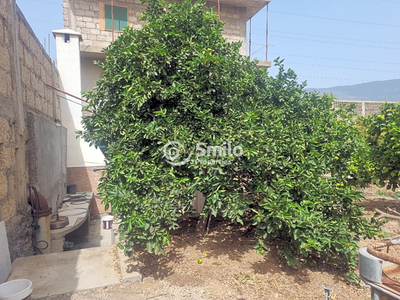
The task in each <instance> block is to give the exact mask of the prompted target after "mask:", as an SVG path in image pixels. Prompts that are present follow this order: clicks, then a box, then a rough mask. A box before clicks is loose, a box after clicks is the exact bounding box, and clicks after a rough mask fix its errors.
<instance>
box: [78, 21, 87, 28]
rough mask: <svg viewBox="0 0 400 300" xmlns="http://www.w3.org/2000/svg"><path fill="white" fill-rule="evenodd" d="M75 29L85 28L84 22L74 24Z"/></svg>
mask: <svg viewBox="0 0 400 300" xmlns="http://www.w3.org/2000/svg"><path fill="white" fill-rule="evenodd" d="M76 26H77V27H81V28H85V27H86V22H76Z"/></svg>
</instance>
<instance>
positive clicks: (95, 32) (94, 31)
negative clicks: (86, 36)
mask: <svg viewBox="0 0 400 300" xmlns="http://www.w3.org/2000/svg"><path fill="white" fill-rule="evenodd" d="M90 33H91V34H95V35H99V34H100V30H98V29H90Z"/></svg>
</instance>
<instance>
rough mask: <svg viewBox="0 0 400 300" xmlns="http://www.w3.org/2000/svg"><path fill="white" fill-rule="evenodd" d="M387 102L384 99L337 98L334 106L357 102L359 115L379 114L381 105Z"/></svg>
mask: <svg viewBox="0 0 400 300" xmlns="http://www.w3.org/2000/svg"><path fill="white" fill-rule="evenodd" d="M384 103H385V102H382V101H354V100H337V101H335V102H334V103H333V107H334V108H339V107H340V105H342V104H344V105H345V106H348V105H351V104H355V105H356V110H355V111H356V113H357V115H359V116H367V115H371V114H377V113H379V112H380V106H381V105H383V104H384ZM389 103H397V102H389Z"/></svg>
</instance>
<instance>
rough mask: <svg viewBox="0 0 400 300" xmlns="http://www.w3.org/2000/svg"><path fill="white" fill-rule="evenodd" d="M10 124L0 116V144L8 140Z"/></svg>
mask: <svg viewBox="0 0 400 300" xmlns="http://www.w3.org/2000/svg"><path fill="white" fill-rule="evenodd" d="M10 132H11V131H10V124H9V123H8V121H7V120H6V119H4V118H1V117H0V144H2V143H7V142H9V141H10Z"/></svg>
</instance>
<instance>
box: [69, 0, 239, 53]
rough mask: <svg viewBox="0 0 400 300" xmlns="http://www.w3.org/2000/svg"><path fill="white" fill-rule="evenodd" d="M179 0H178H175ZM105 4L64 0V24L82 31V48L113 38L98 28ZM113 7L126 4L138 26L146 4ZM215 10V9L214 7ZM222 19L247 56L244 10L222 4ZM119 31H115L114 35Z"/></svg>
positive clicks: (134, 0)
mask: <svg viewBox="0 0 400 300" xmlns="http://www.w3.org/2000/svg"><path fill="white" fill-rule="evenodd" d="M178 2H179V1H178ZM104 4H111V1H110V0H100V1H99V0H63V7H64V27H65V28H69V29H71V30H74V31H77V32H79V33H81V34H82V39H83V42H82V43H81V51H83V52H96V53H100V52H101V49H103V48H105V47H107V46H108V44H109V43H110V42H111V41H112V32H111V30H101V29H102V28H101V24H100V16H101V15H102V10H103V7H104ZM114 5H115V6H121V7H128V25H129V26H130V27H133V28H135V29H140V28H141V27H142V25H143V22H141V21H140V18H141V15H142V12H143V11H144V10H145V8H146V5H145V4H141V3H140V0H130V1H129V0H114ZM215 6H216V4H215V3H212V2H210V3H208V4H207V7H215ZM214 11H215V12H216V8H215V9H214ZM221 20H223V21H226V24H225V27H224V32H223V35H224V36H225V37H226V38H227V39H228V41H231V42H232V41H242V42H243V45H242V48H241V54H243V55H246V52H247V50H246V49H247V48H246V21H247V19H246V9H245V8H240V7H234V6H228V5H221ZM121 33H122V32H120V31H114V37H115V38H117V37H118V36H119V35H120V34H121Z"/></svg>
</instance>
